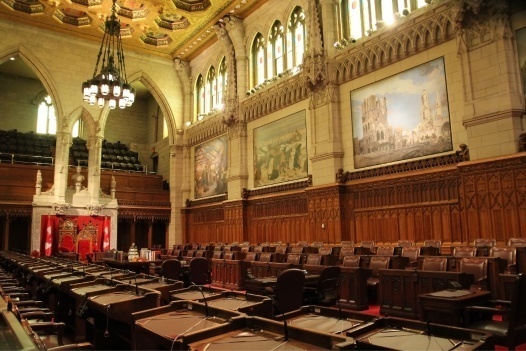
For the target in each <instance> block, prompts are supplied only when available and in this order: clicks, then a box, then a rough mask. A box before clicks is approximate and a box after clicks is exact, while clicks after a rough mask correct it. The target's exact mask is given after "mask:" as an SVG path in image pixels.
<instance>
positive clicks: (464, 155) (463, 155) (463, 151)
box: [457, 143, 469, 161]
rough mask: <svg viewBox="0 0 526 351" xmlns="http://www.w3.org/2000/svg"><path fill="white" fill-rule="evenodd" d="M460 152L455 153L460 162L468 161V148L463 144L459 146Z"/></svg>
mask: <svg viewBox="0 0 526 351" xmlns="http://www.w3.org/2000/svg"><path fill="white" fill-rule="evenodd" d="M459 147H460V150H458V151H457V156H459V157H460V158H461V159H462V161H469V149H468V146H467V145H466V144H464V143H462V144H460V145H459Z"/></svg>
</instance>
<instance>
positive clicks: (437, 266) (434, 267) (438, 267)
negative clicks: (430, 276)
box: [422, 257, 447, 271]
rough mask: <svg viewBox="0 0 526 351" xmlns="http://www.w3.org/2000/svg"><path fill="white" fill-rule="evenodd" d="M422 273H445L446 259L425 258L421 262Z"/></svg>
mask: <svg viewBox="0 0 526 351" xmlns="http://www.w3.org/2000/svg"><path fill="white" fill-rule="evenodd" d="M422 270H423V271H446V270H447V257H426V258H424V261H423V262H422Z"/></svg>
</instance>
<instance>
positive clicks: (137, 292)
mask: <svg viewBox="0 0 526 351" xmlns="http://www.w3.org/2000/svg"><path fill="white" fill-rule="evenodd" d="M128 273H131V274H133V279H135V295H139V285H138V284H137V274H135V272H132V271H128Z"/></svg>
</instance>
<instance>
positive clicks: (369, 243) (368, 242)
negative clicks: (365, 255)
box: [360, 240, 374, 253]
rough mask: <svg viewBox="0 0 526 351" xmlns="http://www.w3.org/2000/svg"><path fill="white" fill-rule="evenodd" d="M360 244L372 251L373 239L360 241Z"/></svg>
mask: <svg viewBox="0 0 526 351" xmlns="http://www.w3.org/2000/svg"><path fill="white" fill-rule="evenodd" d="M360 246H361V247H364V248H366V249H369V250H371V253H374V241H373V240H368V241H362V243H361V244H360Z"/></svg>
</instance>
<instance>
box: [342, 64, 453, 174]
mask: <svg viewBox="0 0 526 351" xmlns="http://www.w3.org/2000/svg"><path fill="white" fill-rule="evenodd" d="M351 109H352V111H351V113H352V123H353V146H354V168H363V167H369V166H375V165H381V164H384V163H389V162H395V161H400V160H408V159H412V158H416V157H422V156H427V155H432V154H436V153H441V152H447V151H451V150H453V144H452V140H451V123H450V118H449V105H448V98H447V85H446V76H445V68H444V60H443V58H438V59H435V60H433V61H430V62H427V63H425V64H423V65H420V66H417V67H415V68H412V69H410V70H407V71H405V72H402V73H399V74H397V75H395V76H392V77H389V78H386V79H384V80H381V81H379V82H376V83H373V84H370V85H367V86H365V87H362V88H359V89H357V90H354V91H352V92H351Z"/></svg>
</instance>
